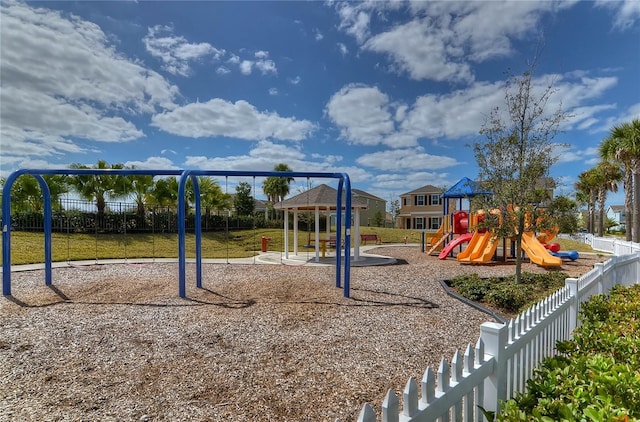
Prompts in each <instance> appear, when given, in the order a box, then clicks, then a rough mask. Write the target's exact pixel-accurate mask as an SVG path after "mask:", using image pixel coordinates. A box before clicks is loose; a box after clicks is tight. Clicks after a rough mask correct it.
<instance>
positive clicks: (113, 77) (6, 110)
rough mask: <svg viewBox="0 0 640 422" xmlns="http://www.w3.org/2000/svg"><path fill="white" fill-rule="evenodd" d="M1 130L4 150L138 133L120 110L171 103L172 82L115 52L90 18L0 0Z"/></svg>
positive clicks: (47, 151) (40, 150) (65, 149)
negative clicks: (0, 22) (88, 20)
mask: <svg viewBox="0 0 640 422" xmlns="http://www.w3.org/2000/svg"><path fill="white" fill-rule="evenodd" d="M0 13H1V16H0V18H1V20H2V25H1V26H0V31H1V38H2V50H1V51H0V55H1V56H0V72H1V73H2V92H1V95H2V101H1V116H2V122H1V130H2V143H3V154H2V155H3V158H2V161H3V163H5V162H6V158H5V153H6V154H15V156H21V157H27V156H47V155H56V154H66V153H75V152H84V151H86V150H87V148H89V147H87V146H86V144H85V146H83V147H81V146H79V144H77V141H76V140H75V139H78V138H79V139H83V140H87V141H90V142H92V141H98V142H125V141H131V140H134V139H137V138H140V137H143V136H144V133H143V132H142V131H141V130H139V129H137V128H136V126H135V125H134V124H133V123H132V122H131V121H129V120H128V118H130V117H132V116H135V115H140V114H143V113H153V112H155V111H157V110H163V109H172V108H174V107H175V104H174V99H175V97H176V96H178V95H179V91H178V88H177V87H176V86H174V85H171V84H170V83H168V82H167V81H166V80H165V79H164V78H163V77H162V76H161V75H159V74H158V73H157V72H154V71H152V70H149V69H147V68H145V67H143V66H142V65H140V64H139V63H137V62H135V61H132V60H128V59H127V58H125V57H123V56H122V55H121V54H120V53H118V52H117V51H116V49H115V47H114V46H113V45H111V44H110V42H109V38H108V37H107V36H106V35H105V34H104V32H103V31H102V30H101V29H100V27H99V26H97V25H96V24H94V23H91V22H87V21H84V20H82V19H81V18H78V17H76V16H63V15H62V14H61V13H60V12H56V11H51V10H49V9H46V8H32V7H29V6H28V5H26V4H22V3H2V5H1V6H0Z"/></svg>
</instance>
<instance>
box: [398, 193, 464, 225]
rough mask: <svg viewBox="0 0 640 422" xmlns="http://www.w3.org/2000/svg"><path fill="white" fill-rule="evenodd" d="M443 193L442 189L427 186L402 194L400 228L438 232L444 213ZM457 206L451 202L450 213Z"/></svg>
mask: <svg viewBox="0 0 640 422" xmlns="http://www.w3.org/2000/svg"><path fill="white" fill-rule="evenodd" d="M442 193H443V190H442V189H440V188H437V187H435V186H432V185H426V186H423V187H421V188H418V189H415V190H412V191H411V192H407V193H403V194H401V195H400V215H399V217H398V222H397V225H398V227H399V228H402V229H410V230H429V231H431V230H438V229H439V228H440V225H441V224H442V217H443V212H444V211H443V199H442V198H441V195H442ZM455 205H456V201H455V200H449V212H453V211H454V210H455Z"/></svg>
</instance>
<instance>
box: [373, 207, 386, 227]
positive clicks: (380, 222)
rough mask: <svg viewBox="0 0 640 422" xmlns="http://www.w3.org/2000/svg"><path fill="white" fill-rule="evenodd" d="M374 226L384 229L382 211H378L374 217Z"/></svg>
mask: <svg viewBox="0 0 640 422" xmlns="http://www.w3.org/2000/svg"><path fill="white" fill-rule="evenodd" d="M373 225H374V226H375V227H383V226H384V215H383V214H382V210H377V211H376V213H375V214H374V215H373Z"/></svg>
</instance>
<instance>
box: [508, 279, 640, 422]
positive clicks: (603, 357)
mask: <svg viewBox="0 0 640 422" xmlns="http://www.w3.org/2000/svg"><path fill="white" fill-rule="evenodd" d="M581 318H582V325H581V326H580V327H579V328H577V329H576V330H575V331H574V337H573V339H572V340H570V341H565V342H559V343H558V345H557V349H558V352H559V353H560V355H559V356H556V357H553V358H548V359H545V360H544V361H543V362H542V365H541V367H540V368H538V369H536V370H535V371H534V377H533V378H532V379H531V380H529V381H528V382H527V392H526V393H524V394H518V395H517V396H516V397H515V398H514V399H512V400H509V401H507V402H506V403H505V404H504V406H503V407H502V411H501V412H500V414H499V415H497V420H500V421H513V420H521V421H556V420H558V421H559V420H568V421H574V420H576V421H628V420H640V285H635V286H633V287H630V288H626V287H621V286H618V287H615V288H614V289H612V290H611V292H610V293H609V295H608V296H604V295H599V296H594V297H593V298H591V300H590V301H589V302H587V303H585V304H584V305H583V308H582V310H581Z"/></svg>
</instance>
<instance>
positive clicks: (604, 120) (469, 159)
mask: <svg viewBox="0 0 640 422" xmlns="http://www.w3.org/2000/svg"><path fill="white" fill-rule="evenodd" d="M0 30H1V34H0V35H1V49H0V72H1V74H0V76H1V87H2V90H1V93H0V95H1V98H0V100H1V103H0V104H1V115H0V117H1V120H0V136H1V137H0V141H1V155H0V174H1V175H2V176H7V175H8V174H9V173H10V172H11V171H14V170H16V169H18V168H27V167H28V168H62V167H67V166H68V165H69V164H70V163H84V164H88V165H91V164H94V163H96V162H97V161H98V160H99V159H105V160H107V161H108V162H109V163H125V164H127V165H135V166H137V167H138V168H176V169H178V168H185V169H186V168H190V169H215V170H223V169H224V170H271V169H273V167H274V166H275V165H276V164H278V163H286V164H288V165H289V166H290V167H291V168H292V169H293V170H294V171H314V172H315V171H326V172H347V173H349V175H350V177H351V179H352V184H353V186H354V187H357V188H359V189H363V190H366V191H368V192H370V193H372V194H374V195H377V196H379V197H381V198H383V199H386V200H387V201H390V200H392V199H396V198H397V197H398V195H399V194H401V193H404V192H408V191H411V190H413V189H416V188H418V187H420V186H423V185H426V184H431V185H435V186H442V187H446V186H450V185H452V184H454V183H455V182H456V181H458V180H459V179H460V178H462V177H465V176H466V177H470V178H474V177H476V175H477V171H478V170H477V167H476V164H475V159H474V157H473V153H472V150H471V149H470V148H469V147H468V145H469V144H471V143H473V142H475V141H476V140H478V139H479V136H480V135H479V134H478V131H479V130H480V128H481V126H482V124H483V122H484V119H485V117H486V116H487V114H488V113H489V112H490V111H491V109H492V108H493V107H495V106H499V105H501V104H502V101H503V99H504V91H503V82H504V78H505V72H506V71H507V70H508V69H511V70H512V71H513V72H514V73H521V72H522V71H524V70H525V69H526V68H527V62H528V61H530V60H531V59H532V58H533V56H534V52H535V50H536V48H537V46H538V45H540V40H542V42H543V45H544V46H543V49H542V53H541V54H540V56H539V58H538V66H537V73H536V79H535V81H536V85H539V86H541V87H542V86H545V85H546V84H548V83H549V82H551V81H553V83H554V86H555V88H556V89H557V93H556V94H555V95H554V96H553V97H552V104H551V107H550V108H555V106H557V105H559V104H562V107H563V108H564V109H565V110H566V111H567V112H569V113H571V114H572V115H573V117H572V118H571V119H569V120H568V121H566V122H565V123H564V124H563V133H561V134H560V135H559V136H558V137H557V138H556V139H555V141H556V142H558V143H559V144H566V147H558V148H557V152H558V156H559V161H558V163H557V164H555V165H554V167H553V168H552V176H554V177H556V178H558V180H559V181H560V186H559V188H558V189H557V191H556V192H557V193H564V194H570V193H571V192H572V186H573V183H574V182H575V180H576V177H577V176H578V174H579V173H580V172H581V171H583V170H585V169H587V168H590V167H592V166H593V165H595V163H596V162H597V160H598V157H597V146H598V144H599V142H600V141H601V140H602V139H603V138H604V137H606V136H607V133H608V130H609V129H610V128H611V126H612V125H614V124H616V123H619V122H622V121H629V120H631V118H634V117H640V47H639V46H640V1H637V0H627V1H590V2H574V1H564V2H556V1H535V2H527V1H507V2H501V1H476V2H454V1H445V2H437V3H436V2H404V1H393V2H378V1H376V2H365V3H354V2H349V3H342V2H334V1H330V2H293V1H287V2H270V1H263V2H144V1H142V2H123V1H117V2H99V1H87V2H83V1H80V2H51V1H47V2H27V3H23V2H12V1H8V2H2V3H1V15H0ZM247 181H249V182H250V183H253V182H252V181H250V180H247ZM219 182H221V184H222V185H223V186H224V185H225V181H224V180H219ZM236 182H237V181H231V184H230V187H229V188H228V189H229V191H230V192H232V191H233V186H234V184H235V183H236ZM311 183H312V184H313V185H317V184H320V183H323V181H322V180H314V181H311ZM305 185H306V181H301V180H297V181H296V182H295V184H294V186H292V193H297V192H299V191H301V190H302V189H303V187H304V186H305ZM260 186H261V183H260V181H257V188H258V189H257V190H258V191H257V192H256V196H257V197H258V198H262V197H263V194H262V191H261V189H260ZM622 198H623V196H622V193H620V194H617V195H611V196H610V200H609V203H620V204H621V203H622Z"/></svg>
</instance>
